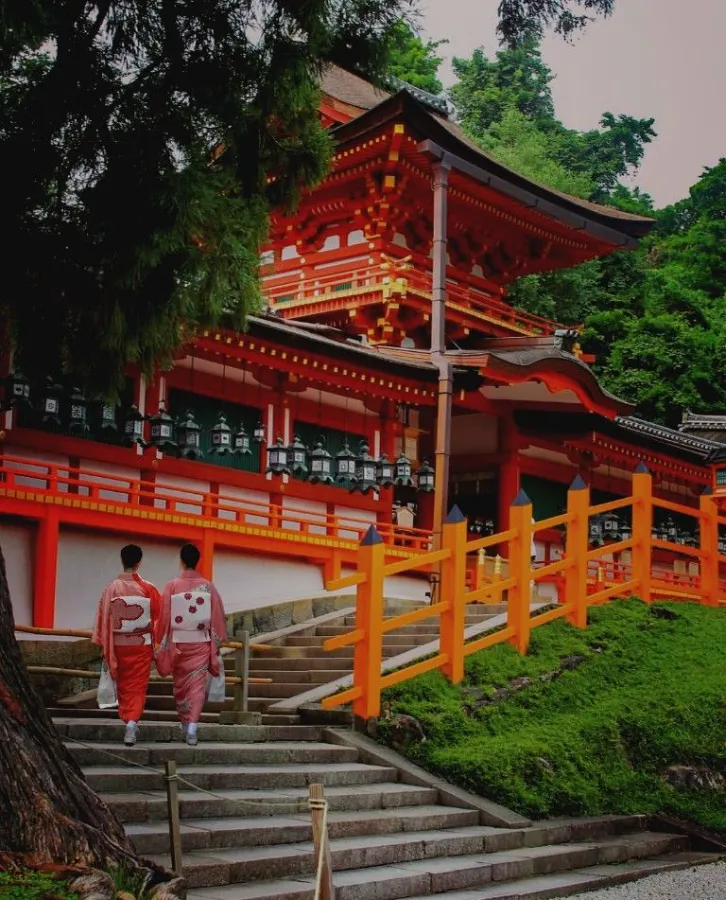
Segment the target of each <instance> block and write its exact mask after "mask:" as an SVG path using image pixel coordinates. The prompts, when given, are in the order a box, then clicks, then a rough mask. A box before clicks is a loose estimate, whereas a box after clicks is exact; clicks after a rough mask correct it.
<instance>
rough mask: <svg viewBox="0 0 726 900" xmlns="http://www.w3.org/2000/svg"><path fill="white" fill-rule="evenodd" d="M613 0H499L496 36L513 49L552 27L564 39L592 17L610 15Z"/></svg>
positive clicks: (540, 35)
mask: <svg viewBox="0 0 726 900" xmlns="http://www.w3.org/2000/svg"><path fill="white" fill-rule="evenodd" d="M614 7H615V0H500V2H499V10H498V11H499V25H498V29H497V30H498V33H499V37H500V40H501V42H502V44H504V45H505V46H506V47H510V48H511V47H516V46H518V45H519V44H521V43H523V42H524V41H526V40H530V39H531V38H533V37H534V38H540V37H542V34H543V33H544V31H545V30H546V29H548V28H553V29H554V30H555V32H556V33H557V34H561V35H562V36H563V37H565V38H569V37H571V36H572V35H573V34H574V33H576V32H577V31H581V30H582V29H583V28H584V27H585V26H586V25H587V24H588V23H589V22H591V21H592V20H593V15H602V16H609V15H610V14H611V13H612V11H613V9H614Z"/></svg>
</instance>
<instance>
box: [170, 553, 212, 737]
mask: <svg viewBox="0 0 726 900" xmlns="http://www.w3.org/2000/svg"><path fill="white" fill-rule="evenodd" d="M200 555H201V554H200V553H199V550H198V549H197V548H196V547H195V546H194V545H193V544H185V545H184V546H183V547H182V549H181V553H180V554H179V556H180V558H181V564H182V572H181V574H180V575H179V576H178V577H177V578H172V580H171V581H170V582H169V583H168V584H167V586H166V587H165V588H164V592H163V594H162V602H161V615H160V616H159V627H158V630H157V632H156V644H157V650H156V668H157V671H158V672H159V674H160V675H164V676H166V675H172V676H173V679H174V699H175V700H176V708H177V713H178V715H179V720H180V722H181V723H182V728H183V730H184V738H185V740H186V742H187V744H189V745H190V746H192V747H194V746H196V744H197V740H198V738H197V723H198V722H199V719H200V717H201V714H202V709H203V708H204V703H205V700H206V698H207V685H208V681H209V677H210V676H212V677H213V678H216V677H217V676H218V675H219V674H220V671H221V666H222V663H221V660H220V657H219V645H220V644H221V643H222V642H223V641H226V640H227V623H226V620H225V616H224V607H223V605H222V598H221V597H220V596H219V592H218V591H217V589H216V588H215V586H214V585H213V584H212V582H211V581H210V580H209V579H208V578H204V576H202V575H200V574H199V572H197V565H198V564H199V557H200Z"/></svg>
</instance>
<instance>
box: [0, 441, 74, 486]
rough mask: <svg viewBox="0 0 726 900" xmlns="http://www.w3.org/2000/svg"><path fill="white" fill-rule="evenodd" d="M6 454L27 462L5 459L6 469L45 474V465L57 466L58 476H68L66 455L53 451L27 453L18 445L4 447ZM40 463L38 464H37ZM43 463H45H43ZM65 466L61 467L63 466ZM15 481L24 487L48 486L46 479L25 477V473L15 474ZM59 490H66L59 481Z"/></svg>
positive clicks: (63, 484)
mask: <svg viewBox="0 0 726 900" xmlns="http://www.w3.org/2000/svg"><path fill="white" fill-rule="evenodd" d="M4 452H5V455H6V456H12V457H15V458H17V459H19V460H24V459H27V460H28V462H27V463H25V462H15V461H14V460H12V461H10V460H6V462H5V467H6V468H8V469H14V470H16V471H21V472H28V473H43V474H47V471H48V469H47V466H58V467H59V469H58V476H59V478H67V477H68V469H67V466H68V457H67V456H60V455H59V454H55V453H39V452H36V451H33V452H32V453H28V452H27V451H26V450H23V449H21V448H18V447H6V448H5V450H4ZM38 463H40V465H38ZM43 463H45V464H46V465H43ZM64 466H65V467H66V468H63V467H64ZM15 483H16V484H17V485H23V486H25V487H30V488H45V487H47V486H48V480H47V479H46V478H31V477H26V476H25V475H16V476H15ZM58 490H59V491H67V490H68V485H67V484H65V483H63V482H61V483H59V484H58Z"/></svg>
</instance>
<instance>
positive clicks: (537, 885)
mask: <svg viewBox="0 0 726 900" xmlns="http://www.w3.org/2000/svg"><path fill="white" fill-rule="evenodd" d="M718 861H719V857H718V856H717V855H716V854H714V853H691V852H681V853H669V854H667V855H666V856H662V857H659V858H657V859H639V860H634V861H628V862H624V863H616V864H614V865H609V866H590V867H589V868H587V869H573V870H571V871H569V872H556V873H554V874H552V875H540V876H536V877H534V878H524V879H518V880H516V881H506V882H501V883H496V884H491V885H488V886H487V887H484V888H478V889H476V890H474V891H448V892H446V893H445V894H441V895H440V896H441V897H442V900H551V898H553V897H569V896H572V895H573V894H577V895H578V896H580V895H581V894H582V895H585V894H586V893H589V892H590V891H594V890H604V889H606V888H608V887H613V886H615V885H620V884H628V883H629V882H633V881H638V880H639V879H641V878H648V877H649V876H651V875H657V874H658V873H659V872H678V871H681V870H683V869H688V868H691V867H693V866H699V865H706V864H708V863H714V862H718ZM205 891H214V888H203V889H202V891H201V892H200V893H196V892H194V893H193V894H191V893H190V894H189V900H194V898H195V897H197V898H198V900H201V896H202V894H203V893H204V892H205ZM227 891H228V892H229V893H227V894H225V898H227V900H232V897H236V895H235V893H234V886H233V885H229V886H228V887H227ZM261 896H262V897H265V900H266V896H267V895H264V894H263V895H261ZM299 896H300V895H298V897H299ZM303 896H304V895H303ZM430 896H431V895H430V894H421V895H419V896H416V897H410V898H409V900H428V898H429V897H430ZM252 897H254V895H250V898H252ZM220 900H222V898H221V897H220ZM239 900H247V898H239ZM296 900H297V898H296Z"/></svg>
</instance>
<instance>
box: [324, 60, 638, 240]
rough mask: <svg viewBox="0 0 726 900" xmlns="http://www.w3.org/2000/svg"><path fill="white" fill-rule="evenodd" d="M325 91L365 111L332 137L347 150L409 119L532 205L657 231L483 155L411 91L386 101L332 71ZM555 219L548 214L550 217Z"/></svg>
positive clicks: (617, 226) (631, 230) (624, 231)
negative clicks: (369, 134)
mask: <svg viewBox="0 0 726 900" xmlns="http://www.w3.org/2000/svg"><path fill="white" fill-rule="evenodd" d="M323 89H324V90H326V91H328V90H329V91H331V92H334V93H332V94H331V95H332V96H336V97H337V98H338V99H340V100H342V101H343V102H346V103H349V104H351V105H353V106H356V108H358V109H360V110H361V113H360V115H359V116H356V117H355V118H354V119H353V120H352V121H350V122H346V123H345V124H344V125H340V126H338V127H337V128H335V129H334V132H333V133H334V134H335V136H336V138H337V140H338V142H339V143H341V144H345V143H346V142H347V141H348V140H350V141H353V140H360V139H361V137H363V136H364V135H365V134H366V133H367V131H369V130H371V131H372V130H374V129H379V128H380V127H381V126H382V125H383V124H385V123H387V122H388V121H391V120H392V119H395V118H397V117H405V118H407V120H408V121H409V123H410V124H411V125H412V126H413V129H412V130H413V131H414V132H415V131H418V133H419V138H420V139H422V140H425V139H427V138H428V139H429V140H431V141H433V142H434V143H435V144H437V145H438V146H440V147H442V148H443V150H445V151H446V152H448V153H451V154H453V155H455V156H459V157H460V158H461V159H463V160H464V161H466V162H467V163H469V164H470V165H474V166H476V167H478V168H479V169H481V170H482V172H484V173H486V174H487V176H488V178H489V180H490V181H492V182H493V180H494V179H495V178H499V179H500V180H501V182H502V183H503V185H502V186H504V185H509V186H511V188H513V189H515V190H519V191H526V192H527V193H529V194H531V195H532V197H531V201H530V202H531V205H534V206H537V205H538V204H540V203H541V204H543V207H544V206H545V204H546V203H550V204H551V205H552V206H554V207H555V208H559V209H561V210H567V211H568V212H569V213H570V215H572V213H575V214H576V215H578V216H581V217H582V219H583V220H584V221H583V226H587V223H588V222H591V223H596V222H597V223H599V224H600V225H605V226H606V227H609V228H611V229H612V230H614V231H616V232H618V233H620V234H621V235H623V236H625V235H627V236H628V237H629V238H635V237H642V236H643V235H644V234H647V232H648V231H649V230H650V229H651V228H652V226H653V225H654V220H653V219H650V218H648V217H646V216H637V215H633V214H632V213H627V212H623V211H622V210H619V209H615V208H614V207H611V206H601V205H600V204H598V203H592V202H591V201H589V200H583V199H581V198H580V197H573V196H571V195H569V194H565V193H563V192H562V191H557V190H554V189H553V188H550V187H547V186H546V185H542V184H539V183H537V182H536V181H532V180H531V179H529V178H526V177H525V176H523V175H520V174H519V173H518V172H515V171H514V170H512V169H509V168H508V167H507V166H505V165H503V164H502V163H500V162H499V161H498V160H496V159H494V158H493V157H492V156H490V155H489V154H488V153H486V152H485V151H484V150H482V149H481V147H479V146H478V145H477V144H476V143H475V142H474V141H473V140H472V139H471V138H470V137H468V135H466V134H465V132H464V131H463V130H462V129H461V128H460V126H459V125H457V124H456V122H453V121H451V119H449V118H447V117H446V116H443V115H441V114H439V113H437V112H435V111H434V110H432V109H431V108H430V107H427V106H425V105H424V104H423V103H421V102H420V101H419V100H417V99H416V97H415V96H414V94H413V93H412V92H410V91H408V90H401V91H398V93H396V94H393V95H387V94H385V93H384V92H381V91H378V89H377V88H374V87H373V85H371V84H369V83H368V82H366V81H365V79H363V78H360V76H358V75H353V74H351V73H350V72H345V71H344V70H342V69H330V70H329V71H328V75H326V80H324V82H323ZM376 97H378V98H379V99H378V102H377V103H376V102H374V100H375V98H376ZM496 189H499V188H496ZM523 202H525V201H523ZM545 208H546V207H545ZM553 212H554V210H553ZM551 214H552V213H550V212H545V215H551ZM626 243H627V241H626ZM632 245H633V242H632V241H631V246H632Z"/></svg>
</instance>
